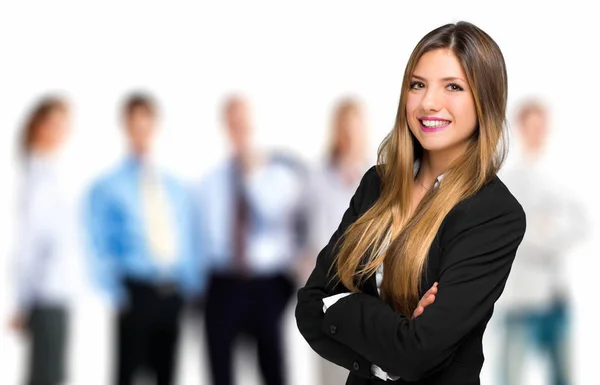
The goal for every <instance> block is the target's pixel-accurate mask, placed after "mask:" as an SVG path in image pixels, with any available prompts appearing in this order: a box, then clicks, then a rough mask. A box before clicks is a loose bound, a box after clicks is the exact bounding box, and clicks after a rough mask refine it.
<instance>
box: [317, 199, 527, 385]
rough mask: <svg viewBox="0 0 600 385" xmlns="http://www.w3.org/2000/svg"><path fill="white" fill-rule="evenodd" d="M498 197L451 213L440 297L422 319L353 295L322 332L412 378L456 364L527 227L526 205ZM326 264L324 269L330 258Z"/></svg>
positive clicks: (499, 289)
mask: <svg viewBox="0 0 600 385" xmlns="http://www.w3.org/2000/svg"><path fill="white" fill-rule="evenodd" d="M492 194H493V192H492V193H491V194H490V195H489V196H488V198H489V197H490V196H491V197H492V199H477V200H476V201H469V200H467V201H464V202H463V203H466V202H468V204H465V205H462V204H459V205H458V206H456V207H455V209H456V210H452V211H451V212H450V213H449V215H448V216H447V218H446V227H445V228H446V230H445V231H444V233H445V235H442V238H441V245H442V252H443V256H442V262H441V266H440V276H439V286H438V294H437V296H436V301H435V302H434V303H433V304H432V305H430V306H429V307H428V308H427V309H426V310H425V312H424V313H423V314H422V315H421V316H420V317H418V318H416V319H414V320H409V319H407V318H406V317H404V316H402V315H401V314H398V313H396V312H395V311H394V310H393V309H392V307H391V306H389V305H388V304H386V303H384V302H383V301H382V300H380V299H379V298H377V297H374V296H370V295H367V294H354V295H351V296H348V297H345V298H342V299H341V300H339V301H338V302H337V303H336V304H335V305H334V306H332V307H331V308H330V309H328V310H327V314H326V315H325V317H324V320H323V322H322V325H321V331H322V333H323V334H329V336H330V337H331V338H333V339H334V340H336V341H338V342H339V343H341V344H343V345H345V346H348V347H349V348H350V349H352V350H353V351H356V352H357V353H358V354H360V355H362V356H364V357H365V358H366V359H367V360H369V361H371V362H373V363H374V364H376V365H378V366H380V367H381V368H382V369H383V370H385V371H386V372H388V373H393V374H394V375H398V376H400V377H401V378H403V379H405V380H408V381H415V380H418V379H421V378H424V377H428V376H429V375H431V374H432V373H434V372H436V371H438V370H440V369H443V368H444V367H446V366H447V365H448V364H450V362H451V360H452V358H453V356H454V354H455V353H456V350H457V348H458V346H459V345H460V342H461V340H462V339H463V338H464V337H465V336H466V335H467V334H468V333H470V332H471V331H473V330H474V329H475V328H476V327H477V326H478V325H479V324H480V323H481V322H482V321H484V320H485V318H486V317H489V316H490V315H491V313H492V311H493V307H494V303H495V302H496V300H497V299H498V298H499V297H500V294H501V293H502V291H503V289H504V285H505V283H506V280H507V278H508V274H509V272H510V268H511V266H512V262H513V260H514V257H515V253H516V250H517V247H518V245H519V244H520V242H521V240H522V238H523V235H524V232H525V214H524V212H523V210H522V208H521V206H520V205H519V203H518V202H517V201H516V200H515V199H514V198H513V197H512V196H511V195H510V194H500V195H504V197H500V198H498V197H494V195H492ZM506 195H508V197H506ZM479 198H483V197H479ZM319 262H320V263H321V264H322V265H323V266H322V267H320V268H319V267H317V269H316V270H317V271H319V269H324V268H325V267H326V265H327V264H328V263H329V261H328V260H327V259H326V258H322V259H321V260H320V261H319ZM313 284H316V283H313ZM314 291H315V292H316V289H315V290H314Z"/></svg>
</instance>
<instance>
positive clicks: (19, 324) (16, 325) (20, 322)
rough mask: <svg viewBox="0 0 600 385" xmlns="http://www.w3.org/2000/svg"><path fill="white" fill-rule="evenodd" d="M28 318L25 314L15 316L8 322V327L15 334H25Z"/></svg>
mask: <svg viewBox="0 0 600 385" xmlns="http://www.w3.org/2000/svg"><path fill="white" fill-rule="evenodd" d="M25 326H26V318H25V316H24V315H23V314H15V315H13V316H12V317H11V318H10V319H9V320H8V327H9V329H11V330H12V331H14V332H15V333H23V332H25Z"/></svg>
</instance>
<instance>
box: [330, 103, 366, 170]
mask: <svg viewBox="0 0 600 385" xmlns="http://www.w3.org/2000/svg"><path fill="white" fill-rule="evenodd" d="M336 135H337V145H338V149H339V151H340V153H341V154H342V156H344V157H350V158H353V159H354V160H356V159H357V158H360V157H361V156H362V143H363V142H364V140H365V128H364V121H363V118H362V115H361V114H360V112H359V111H357V110H354V109H350V110H347V111H345V112H344V113H342V114H341V115H340V116H339V117H338V121H337V124H336Z"/></svg>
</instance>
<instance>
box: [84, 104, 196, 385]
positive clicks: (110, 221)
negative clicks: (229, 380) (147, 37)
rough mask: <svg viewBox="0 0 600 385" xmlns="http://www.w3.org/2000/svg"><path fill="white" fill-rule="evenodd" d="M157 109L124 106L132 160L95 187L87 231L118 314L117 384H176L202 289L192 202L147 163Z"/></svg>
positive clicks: (95, 262) (177, 185) (100, 275)
mask: <svg viewBox="0 0 600 385" xmlns="http://www.w3.org/2000/svg"><path fill="white" fill-rule="evenodd" d="M156 115H157V111H156V106H155V103H154V101H153V99H152V98H150V97H148V96H146V95H141V94H139V95H132V96H130V97H129V99H128V100H127V101H126V102H125V106H124V109H123V119H124V125H125V134H126V136H127V140H128V144H129V149H130V156H129V157H128V158H127V159H125V161H124V162H123V163H122V164H121V165H120V166H118V167H117V168H116V169H115V170H113V171H112V172H111V173H109V174H108V175H106V176H104V177H102V178H100V180H98V181H97V182H96V183H95V184H94V185H93V187H92V189H91V191H90V193H89V197H88V202H87V203H88V206H87V227H88V230H89V234H90V243H91V246H92V247H91V248H92V255H93V259H92V261H93V262H92V263H93V270H94V273H95V275H96V278H97V280H98V281H99V283H100V285H101V286H102V288H103V289H104V291H105V293H107V294H108V296H109V299H110V301H111V302H112V304H113V305H114V307H115V308H116V309H117V310H118V317H117V325H116V327H117V330H118V331H117V333H116V335H117V341H116V347H117V354H116V356H117V364H116V383H117V384H119V385H128V384H132V383H134V382H135V378H136V376H137V375H138V374H139V373H140V370H141V369H149V371H150V373H151V374H152V375H153V376H155V377H156V383H157V384H158V385H168V384H172V383H173V377H174V375H173V371H174V361H175V353H176V347H177V340H178V335H179V315H180V313H181V309H182V304H183V298H184V296H188V297H191V296H194V295H196V294H197V293H199V292H200V290H201V286H202V280H201V277H202V276H201V274H200V266H199V260H198V259H197V258H196V257H197V253H196V252H195V247H194V242H193V223H192V221H193V217H192V215H191V213H192V207H191V204H190V201H189V197H188V196H186V192H185V190H184V188H183V186H182V185H180V183H178V182H177V181H176V180H175V179H174V178H172V177H171V176H169V175H166V174H165V173H163V172H161V171H159V170H158V169H157V167H156V165H155V164H154V162H153V161H152V160H151V158H150V150H151V144H152V139H153V137H154V134H155V131H156V118H157V116H156Z"/></svg>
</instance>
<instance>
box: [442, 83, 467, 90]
mask: <svg viewBox="0 0 600 385" xmlns="http://www.w3.org/2000/svg"><path fill="white" fill-rule="evenodd" d="M446 88H447V89H448V91H452V92H457V91H464V89H463V88H462V87H461V86H459V85H458V84H456V83H450V84H448V85H447V86H446Z"/></svg>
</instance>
